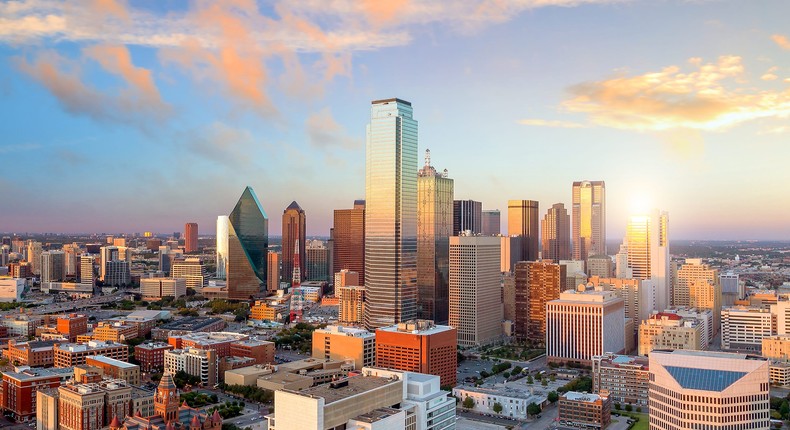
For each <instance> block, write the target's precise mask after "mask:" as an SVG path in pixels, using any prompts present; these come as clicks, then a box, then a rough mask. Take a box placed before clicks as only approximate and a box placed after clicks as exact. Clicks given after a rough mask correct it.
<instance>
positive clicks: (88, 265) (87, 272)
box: [79, 254, 96, 287]
mask: <svg viewBox="0 0 790 430" xmlns="http://www.w3.org/2000/svg"><path fill="white" fill-rule="evenodd" d="M79 259H80V276H79V281H80V285H84V286H90V287H93V285H94V284H95V283H96V275H95V274H94V272H93V262H94V260H95V259H96V256H95V255H93V254H81V255H80V256H79Z"/></svg>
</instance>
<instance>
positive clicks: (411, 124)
mask: <svg viewBox="0 0 790 430" xmlns="http://www.w3.org/2000/svg"><path fill="white" fill-rule="evenodd" d="M365 164H366V166H365V195H366V208H365V287H366V288H367V299H368V302H367V304H366V307H365V325H366V326H367V327H368V328H378V327H384V326H389V325H392V324H395V323H397V322H400V321H405V320H409V319H413V318H415V317H416V314H417V312H416V310H417V308H416V305H417V175H416V174H415V172H416V171H417V121H415V120H414V119H413V118H412V106H411V103H409V102H406V101H403V100H400V99H387V100H378V101H374V102H373V104H372V107H371V111H370V124H369V125H368V127H367V148H366V160H365Z"/></svg>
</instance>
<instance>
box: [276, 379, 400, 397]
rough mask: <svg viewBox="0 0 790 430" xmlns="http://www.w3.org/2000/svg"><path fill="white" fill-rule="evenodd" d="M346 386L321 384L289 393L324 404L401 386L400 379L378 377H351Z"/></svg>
mask: <svg viewBox="0 0 790 430" xmlns="http://www.w3.org/2000/svg"><path fill="white" fill-rule="evenodd" d="M346 381H348V384H347V385H345V386H342V387H339V388H332V384H321V385H316V386H315V387H310V388H306V389H304V390H302V391H290V392H292V393H297V394H300V395H302V396H308V397H320V398H323V399H324V403H325V404H329V403H332V402H337V401H339V400H343V399H347V398H349V397H352V396H356V395H358V394H362V393H365V392H368V391H371V390H375V389H378V388H381V387H384V386H386V385H390V384H402V383H403V381H401V380H400V379H390V378H380V377H378V376H353V377H351V378H348V379H346Z"/></svg>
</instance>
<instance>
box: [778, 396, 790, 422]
mask: <svg viewBox="0 0 790 430" xmlns="http://www.w3.org/2000/svg"><path fill="white" fill-rule="evenodd" d="M779 413H780V414H782V419H785V420H786V419H787V417H788V415H790V404H788V403H787V399H785V400H783V401H782V406H780V407H779Z"/></svg>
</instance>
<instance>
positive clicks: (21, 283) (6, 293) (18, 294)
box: [0, 278, 25, 303]
mask: <svg viewBox="0 0 790 430" xmlns="http://www.w3.org/2000/svg"><path fill="white" fill-rule="evenodd" d="M24 292H25V278H0V302H4V303H11V302H21V301H22V293H24Z"/></svg>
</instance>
